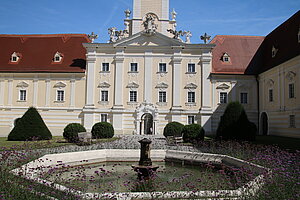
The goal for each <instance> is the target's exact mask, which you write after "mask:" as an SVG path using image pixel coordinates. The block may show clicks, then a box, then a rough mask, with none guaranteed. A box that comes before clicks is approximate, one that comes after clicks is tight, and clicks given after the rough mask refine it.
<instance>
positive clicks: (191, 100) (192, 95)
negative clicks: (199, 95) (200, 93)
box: [188, 92, 195, 103]
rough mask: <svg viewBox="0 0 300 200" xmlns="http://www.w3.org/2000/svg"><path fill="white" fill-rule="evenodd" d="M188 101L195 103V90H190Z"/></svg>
mask: <svg viewBox="0 0 300 200" xmlns="http://www.w3.org/2000/svg"><path fill="white" fill-rule="evenodd" d="M188 103H195V92H188Z"/></svg>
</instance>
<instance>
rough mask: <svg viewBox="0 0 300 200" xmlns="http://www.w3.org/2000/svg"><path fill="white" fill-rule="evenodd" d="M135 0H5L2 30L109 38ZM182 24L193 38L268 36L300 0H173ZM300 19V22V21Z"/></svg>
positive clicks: (0, 6) (0, 8)
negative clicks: (110, 29)
mask: <svg viewBox="0 0 300 200" xmlns="http://www.w3.org/2000/svg"><path fill="white" fill-rule="evenodd" d="M132 1H133V0H88V1H83V0H1V2H0V3H1V4H0V34H55V33H86V34H89V33H91V32H92V31H93V32H95V33H96V34H98V35H99V39H98V40H96V42H107V40H108V33H107V29H108V28H109V27H113V26H115V27H117V28H118V29H123V28H124V25H123V19H124V10H125V9H127V8H129V9H130V10H132ZM173 8H175V10H176V12H177V13H178V16H177V25H178V26H177V29H178V30H190V31H192V34H193V37H192V42H193V43H200V42H202V41H200V39H199V36H200V35H201V34H203V33H205V32H207V33H208V34H210V35H212V36H215V35H259V36H265V35H267V34H268V33H270V32H271V31H272V30H273V29H274V28H276V27H277V26H278V25H280V24H281V23H282V22H284V21H285V20H287V19H288V18H289V17H290V16H292V15H293V14H294V13H296V12H297V11H298V10H299V8H300V1H299V0H214V1H208V0H170V10H172V9H173ZM299 23H300V22H299Z"/></svg>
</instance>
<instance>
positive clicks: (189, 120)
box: [188, 115, 195, 124]
mask: <svg viewBox="0 0 300 200" xmlns="http://www.w3.org/2000/svg"><path fill="white" fill-rule="evenodd" d="M194 123H195V116H192V115H190V116H188V124H194Z"/></svg>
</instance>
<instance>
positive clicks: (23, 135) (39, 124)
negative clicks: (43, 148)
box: [7, 107, 52, 141]
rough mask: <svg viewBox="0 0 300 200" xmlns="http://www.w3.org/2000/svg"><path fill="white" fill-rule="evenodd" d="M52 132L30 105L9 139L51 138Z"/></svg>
mask: <svg viewBox="0 0 300 200" xmlns="http://www.w3.org/2000/svg"><path fill="white" fill-rule="evenodd" d="M51 138H52V134H51V132H50V131H49V129H48V127H47V126H46V124H45V122H44V121H43V119H42V117H41V115H40V114H39V112H38V111H37V110H36V108H34V107H30V108H29V109H28V110H27V111H26V112H25V114H24V115H23V116H22V118H20V119H18V120H17V122H16V123H15V127H14V128H13V129H12V131H11V132H10V133H9V135H8V138H7V139H8V140H9V141H27V140H50V139H51Z"/></svg>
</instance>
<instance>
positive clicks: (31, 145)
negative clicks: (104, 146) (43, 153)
mask: <svg viewBox="0 0 300 200" xmlns="http://www.w3.org/2000/svg"><path fill="white" fill-rule="evenodd" d="M117 139H118V138H115V137H114V138H109V139H98V140H96V141H94V142H93V143H101V142H111V141H114V140H117ZM67 145H72V143H68V142H66V140H65V139H64V138H63V137H62V136H54V137H53V138H52V140H43V141H26V142H24V141H7V138H6V137H0V151H3V150H26V149H42V148H54V147H60V146H67Z"/></svg>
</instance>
